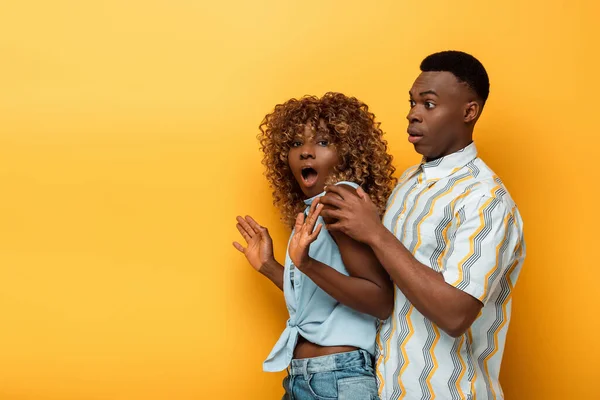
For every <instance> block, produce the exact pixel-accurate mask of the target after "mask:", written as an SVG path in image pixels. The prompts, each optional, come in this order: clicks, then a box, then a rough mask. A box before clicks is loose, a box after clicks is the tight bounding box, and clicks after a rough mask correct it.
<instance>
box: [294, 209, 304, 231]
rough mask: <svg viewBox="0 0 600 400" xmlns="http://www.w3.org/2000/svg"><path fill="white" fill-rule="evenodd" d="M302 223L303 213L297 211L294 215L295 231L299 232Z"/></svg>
mask: <svg viewBox="0 0 600 400" xmlns="http://www.w3.org/2000/svg"><path fill="white" fill-rule="evenodd" d="M303 225H304V214H303V213H299V214H298V215H296V223H295V224H294V230H295V231H296V232H300V231H301V230H302V226H303Z"/></svg>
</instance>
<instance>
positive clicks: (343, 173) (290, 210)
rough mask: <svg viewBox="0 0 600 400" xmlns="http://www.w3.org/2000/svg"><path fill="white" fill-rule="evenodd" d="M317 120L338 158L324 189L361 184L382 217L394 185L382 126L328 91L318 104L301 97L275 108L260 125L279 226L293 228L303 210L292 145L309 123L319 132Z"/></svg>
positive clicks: (365, 109) (359, 105)
mask: <svg viewBox="0 0 600 400" xmlns="http://www.w3.org/2000/svg"><path fill="white" fill-rule="evenodd" d="M321 120H322V121H323V122H324V126H325V127H326V128H325V129H327V132H326V133H327V134H328V135H329V137H330V138H331V142H332V145H333V146H335V148H336V150H337V153H338V157H339V159H340V164H339V165H338V166H337V167H336V168H335V170H334V173H333V174H332V176H330V177H329V180H328V184H333V183H335V182H339V181H351V182H355V183H357V184H359V185H360V186H361V187H362V188H363V190H364V191H365V192H366V193H368V194H369V196H370V197H371V199H372V200H373V202H374V203H375V204H376V205H377V208H378V210H379V212H380V215H383V212H384V211H385V206H386V202H387V199H388V197H389V195H390V194H391V192H392V190H393V188H394V186H395V184H396V181H397V180H396V178H394V177H393V176H392V175H393V173H394V171H395V168H394V167H393V166H392V156H391V155H389V154H388V153H387V142H386V141H385V140H384V139H383V131H382V130H381V128H380V127H379V126H380V123H379V122H377V121H375V115H374V114H373V113H372V112H370V111H369V107H368V106H367V105H366V104H365V103H363V102H361V101H359V100H357V99H356V98H355V97H348V96H345V95H344V94H342V93H333V92H329V93H326V94H325V95H323V97H321V98H320V99H319V98H318V97H316V96H304V97H302V98H300V99H290V100H288V101H286V102H285V103H283V104H278V105H276V106H275V109H274V110H273V112H272V113H270V114H267V115H266V116H265V118H264V119H263V121H262V122H261V124H260V126H259V128H260V132H261V133H260V134H259V135H258V140H259V142H260V148H261V150H262V152H263V153H264V156H263V160H262V163H263V164H264V166H265V167H266V172H265V175H266V177H267V180H268V181H269V183H270V185H271V188H272V189H273V204H274V205H275V206H276V207H278V208H279V210H280V211H281V214H282V220H283V222H284V223H286V224H287V225H288V226H290V227H292V226H293V224H294V221H295V220H296V215H297V214H298V213H299V212H302V210H303V209H304V207H305V204H304V202H303V197H304V194H303V193H302V190H301V189H300V186H299V184H298V182H296V179H295V178H294V176H293V174H292V171H291V169H290V166H289V164H288V153H289V149H290V146H291V144H292V142H293V140H294V138H295V137H296V136H297V135H298V134H300V135H301V134H302V132H303V131H304V128H305V126H306V125H307V124H308V125H310V126H312V127H314V129H317V130H321V129H323V128H322V124H320V123H319V121H321Z"/></svg>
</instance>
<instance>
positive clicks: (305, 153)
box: [300, 143, 315, 160]
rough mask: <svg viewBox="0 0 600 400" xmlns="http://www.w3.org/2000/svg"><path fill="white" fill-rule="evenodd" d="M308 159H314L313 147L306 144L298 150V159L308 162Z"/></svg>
mask: <svg viewBox="0 0 600 400" xmlns="http://www.w3.org/2000/svg"><path fill="white" fill-rule="evenodd" d="M309 158H312V159H313V160H314V159H315V146H313V145H312V144H309V143H306V144H304V145H303V146H302V148H301V149H300V159H301V160H308V159H309Z"/></svg>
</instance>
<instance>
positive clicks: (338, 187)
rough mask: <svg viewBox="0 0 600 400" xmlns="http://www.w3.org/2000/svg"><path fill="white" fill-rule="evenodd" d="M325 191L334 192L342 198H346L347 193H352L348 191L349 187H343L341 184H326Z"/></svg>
mask: <svg viewBox="0 0 600 400" xmlns="http://www.w3.org/2000/svg"><path fill="white" fill-rule="evenodd" d="M325 191H326V192H327V193H335V194H337V195H338V196H340V197H341V198H342V199H345V198H347V197H348V196H349V195H352V192H351V191H350V189H348V188H346V187H343V186H342V185H332V186H327V187H326V188H325Z"/></svg>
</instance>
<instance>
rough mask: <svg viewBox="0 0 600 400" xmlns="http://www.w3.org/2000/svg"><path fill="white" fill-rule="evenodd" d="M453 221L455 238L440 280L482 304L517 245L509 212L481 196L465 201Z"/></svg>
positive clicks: (450, 246) (445, 258) (506, 267)
mask: <svg viewBox="0 0 600 400" xmlns="http://www.w3.org/2000/svg"><path fill="white" fill-rule="evenodd" d="M456 218H457V228H456V234H455V235H454V237H453V239H452V240H451V241H450V243H449V249H448V254H447V255H446V256H445V257H444V261H443V269H442V271H443V272H442V273H443V275H444V280H445V281H446V282H447V283H448V284H450V285H452V286H454V287H456V288H457V289H460V290H462V291H464V292H466V293H468V294H470V295H471V296H473V297H475V298H477V299H478V300H479V301H481V302H482V303H484V304H485V302H486V301H487V299H488V297H489V295H490V293H492V292H493V291H494V289H495V287H496V285H497V284H498V282H499V281H500V278H501V277H502V276H503V275H504V274H505V273H506V272H507V270H508V269H509V267H510V264H511V262H512V260H513V259H514V255H515V250H516V247H517V246H518V245H519V243H520V242H521V241H520V238H519V236H520V235H519V232H518V227H516V221H515V216H514V215H513V210H512V209H511V208H509V207H508V206H507V205H506V204H505V203H504V202H503V201H502V200H500V199H498V198H496V197H492V196H488V195H482V196H475V197H474V198H472V199H470V200H469V201H467V202H466V203H465V204H464V206H463V207H461V208H460V209H459V211H458V212H457V217H456Z"/></svg>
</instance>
